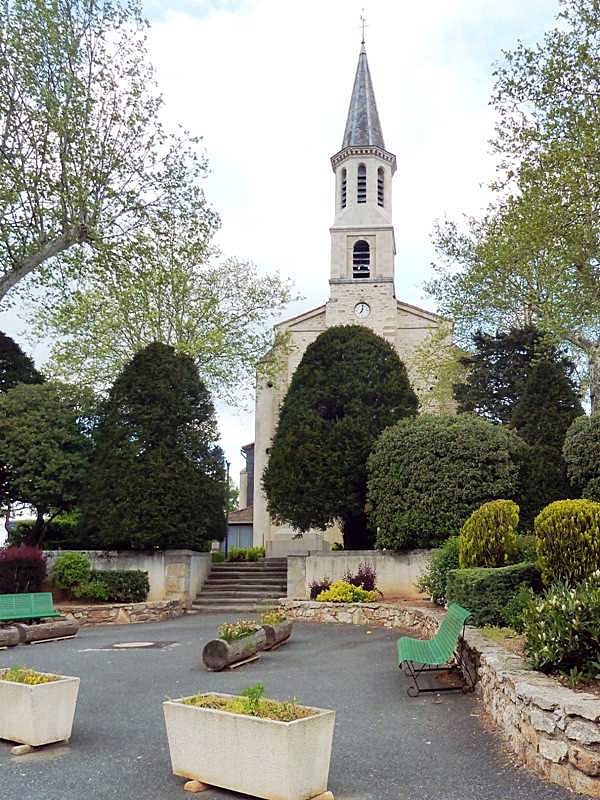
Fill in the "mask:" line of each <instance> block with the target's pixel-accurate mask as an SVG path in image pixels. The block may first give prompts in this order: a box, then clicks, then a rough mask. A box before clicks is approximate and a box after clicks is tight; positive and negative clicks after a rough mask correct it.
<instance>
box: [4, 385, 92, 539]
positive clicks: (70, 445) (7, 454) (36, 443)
mask: <svg viewBox="0 0 600 800" xmlns="http://www.w3.org/2000/svg"><path fill="white" fill-rule="evenodd" d="M90 453H91V441H90V437H89V436H88V435H87V431H86V424H85V421H84V420H83V419H82V417H81V414H80V408H79V405H78V403H77V401H76V400H75V399H74V397H73V393H72V391H71V390H70V389H69V388H68V387H63V386H60V385H57V384H52V383H43V384H25V383H21V384H18V385H17V386H14V387H13V388H12V389H9V390H8V391H7V392H5V393H4V394H0V454H1V458H2V475H3V481H2V497H1V498H0V499H1V502H2V505H3V506H4V507H5V508H6V507H10V506H12V505H15V504H16V503H23V504H26V505H31V506H33V507H34V508H35V510H36V521H35V523H34V526H33V528H32V530H31V533H30V536H29V538H30V541H31V542H32V543H35V544H40V543H41V542H42V540H43V538H44V534H45V530H46V527H47V524H48V522H49V521H50V520H51V519H52V517H54V516H56V515H57V514H59V513H60V512H62V511H67V510H69V509H71V508H73V507H74V505H75V503H76V502H77V500H78V498H79V495H80V492H81V489H82V485H83V482H84V480H85V478H86V475H87V469H88V465H89V458H90Z"/></svg>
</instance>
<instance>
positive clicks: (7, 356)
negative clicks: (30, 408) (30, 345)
mask: <svg viewBox="0 0 600 800" xmlns="http://www.w3.org/2000/svg"><path fill="white" fill-rule="evenodd" d="M43 381H44V378H43V377H42V375H40V373H39V372H38V371H37V369H36V368H35V367H34V365H33V361H32V360H31V359H30V358H29V356H26V355H25V353H24V352H23V351H22V350H21V348H20V347H19V345H18V344H17V343H16V342H15V340H14V339H11V338H10V336H7V335H6V334H5V333H2V331H0V392H7V391H8V390H9V389H12V387H13V386H16V385H17V383H43Z"/></svg>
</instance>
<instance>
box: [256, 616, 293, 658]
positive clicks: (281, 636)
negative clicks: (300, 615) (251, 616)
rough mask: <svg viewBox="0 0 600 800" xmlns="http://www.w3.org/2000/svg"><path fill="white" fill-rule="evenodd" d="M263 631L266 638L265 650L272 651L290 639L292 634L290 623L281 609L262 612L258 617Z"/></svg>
mask: <svg viewBox="0 0 600 800" xmlns="http://www.w3.org/2000/svg"><path fill="white" fill-rule="evenodd" d="M260 621H261V622H262V626H263V630H264V632H265V635H266V637H267V644H266V646H265V650H272V649H273V648H274V647H279V646H280V645H282V644H283V643H284V642H287V640H288V639H289V638H290V635H291V633H292V621H291V620H290V619H288V618H287V615H286V613H285V611H283V609H280V608H277V609H270V610H268V611H263V613H262V614H261V615H260Z"/></svg>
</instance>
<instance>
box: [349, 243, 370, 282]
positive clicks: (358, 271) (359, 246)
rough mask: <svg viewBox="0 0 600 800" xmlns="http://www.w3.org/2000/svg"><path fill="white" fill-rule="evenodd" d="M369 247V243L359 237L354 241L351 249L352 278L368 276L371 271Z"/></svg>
mask: <svg viewBox="0 0 600 800" xmlns="http://www.w3.org/2000/svg"><path fill="white" fill-rule="evenodd" d="M370 266H371V249H370V247H369V243H368V242H365V240H364V239H359V240H358V242H355V243H354V249H353V250H352V277H353V278H370V277H371V271H370V269H369V267H370Z"/></svg>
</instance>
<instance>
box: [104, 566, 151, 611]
mask: <svg viewBox="0 0 600 800" xmlns="http://www.w3.org/2000/svg"><path fill="white" fill-rule="evenodd" d="M90 581H92V582H98V583H102V584H103V585H104V586H105V587H106V591H107V593H108V595H107V597H106V600H110V602H111V603H143V602H144V600H145V599H146V598H147V597H148V592H149V591H150V583H149V581H148V573H147V572H144V571H142V570H141V569H122V570H112V569H110V570H109V569H105V570H95V569H94V570H92V571H91V573H90Z"/></svg>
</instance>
